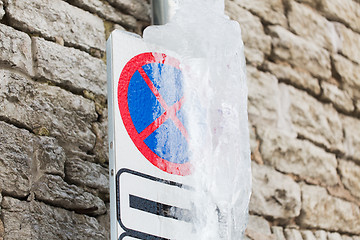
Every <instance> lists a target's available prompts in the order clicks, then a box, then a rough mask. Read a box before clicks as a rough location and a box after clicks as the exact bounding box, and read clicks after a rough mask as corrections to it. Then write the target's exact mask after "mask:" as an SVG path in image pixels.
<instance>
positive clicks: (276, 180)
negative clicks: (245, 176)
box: [249, 163, 301, 219]
mask: <svg viewBox="0 0 360 240" xmlns="http://www.w3.org/2000/svg"><path fill="white" fill-rule="evenodd" d="M252 172H253V193H252V196H251V201H250V207H249V208H250V212H253V213H256V214H259V215H262V216H270V217H273V218H275V219H283V218H290V217H296V216H298V215H299V214H300V208H301V206H300V205H301V200H300V187H299V185H298V184H297V183H296V182H295V181H294V180H293V179H292V178H290V177H289V176H285V175H283V174H281V173H279V172H277V171H275V170H274V169H272V168H270V167H268V166H264V165H262V166H261V165H257V164H256V163H252Z"/></svg>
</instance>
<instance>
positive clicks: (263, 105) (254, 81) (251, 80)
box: [246, 66, 279, 120]
mask: <svg viewBox="0 0 360 240" xmlns="http://www.w3.org/2000/svg"><path fill="white" fill-rule="evenodd" d="M246 70H247V83H248V89H249V95H248V112H249V115H250V118H251V115H253V116H256V117H258V118H263V119H268V120H276V119H277V112H278V105H279V89H278V81H277V79H276V77H275V76H273V75H271V74H269V73H264V72H261V71H259V70H257V69H256V68H253V67H249V66H248V67H247V68H246Z"/></svg>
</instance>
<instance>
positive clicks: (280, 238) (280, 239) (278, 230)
mask: <svg viewBox="0 0 360 240" xmlns="http://www.w3.org/2000/svg"><path fill="white" fill-rule="evenodd" d="M271 231H272V233H273V235H274V237H275V239H276V240H286V238H285V235H284V230H283V228H282V227H278V226H273V227H271Z"/></svg>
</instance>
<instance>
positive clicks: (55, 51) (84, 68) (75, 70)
mask: <svg viewBox="0 0 360 240" xmlns="http://www.w3.org/2000/svg"><path fill="white" fill-rule="evenodd" d="M33 41H34V48H35V67H36V77H37V78H41V79H46V80H48V81H53V82H55V83H56V84H59V85H61V86H63V87H65V88H68V89H74V90H75V91H77V92H82V91H83V90H89V91H91V92H94V93H95V94H99V95H103V96H106V65H105V64H104V62H103V61H102V60H100V59H98V58H94V57H92V56H90V55H89V54H87V53H85V52H82V51H80V50H77V49H74V48H68V47H63V46H60V45H59V44H55V43H53V42H48V41H45V40H44V39H42V38H33Z"/></svg>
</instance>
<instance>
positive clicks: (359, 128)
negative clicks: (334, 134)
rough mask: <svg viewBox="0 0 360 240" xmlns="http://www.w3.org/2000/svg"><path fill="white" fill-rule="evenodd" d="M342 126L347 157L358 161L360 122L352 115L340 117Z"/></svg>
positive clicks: (359, 158) (359, 159) (359, 157)
mask: <svg viewBox="0 0 360 240" xmlns="http://www.w3.org/2000/svg"><path fill="white" fill-rule="evenodd" d="M341 120H342V122H343V126H344V135H345V139H344V146H345V154H346V156H347V157H349V158H352V159H354V160H356V161H357V162H360V122H359V120H358V119H355V118H353V117H345V116H343V117H342V119H341Z"/></svg>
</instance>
